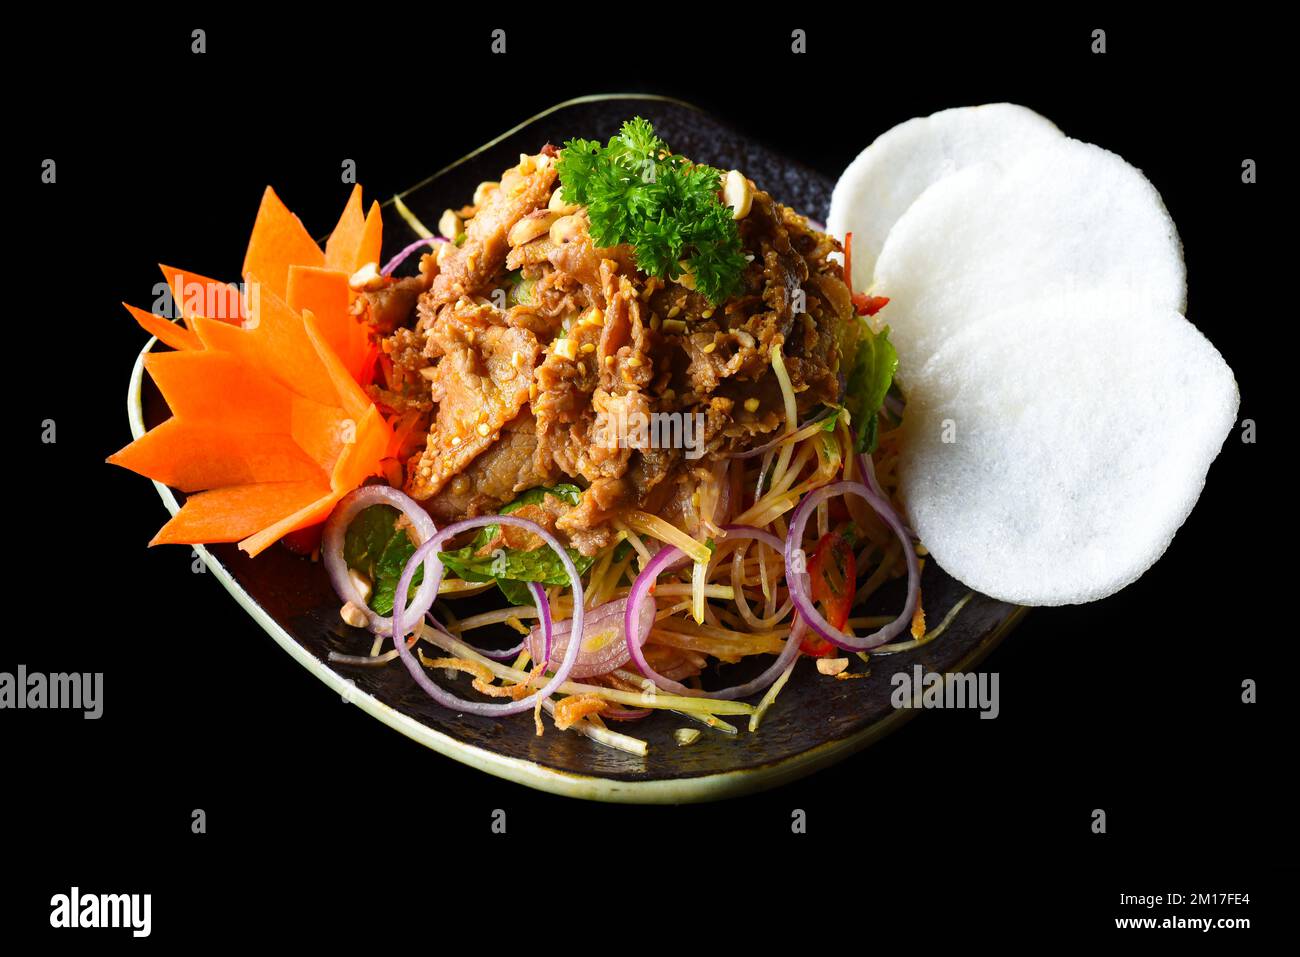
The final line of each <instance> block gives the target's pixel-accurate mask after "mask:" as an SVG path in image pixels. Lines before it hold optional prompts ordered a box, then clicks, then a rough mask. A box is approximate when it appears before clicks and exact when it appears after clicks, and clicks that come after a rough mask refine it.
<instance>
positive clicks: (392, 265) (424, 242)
mask: <svg viewBox="0 0 1300 957" xmlns="http://www.w3.org/2000/svg"><path fill="white" fill-rule="evenodd" d="M445 242H449V240H448V239H446V238H445V237H443V236H432V237H430V238H428V239H417V240H416V241H415V242H413V243H411V244H410V245H409V246H407V247H405V248H404V249H402V250H401V251H399V252H398V254H397V255H396V256H394V257H393V258H392V259H390V260H388V263H387V264H386V265H385V266H384V268H383V269H381V270H379V275H381V276H391V275H392V274H393V270H394V269H396V268H397V267H398V266H400V265H401V264H402V263H404V262H406V259H407V257H408V256H410V255H411V253H413V252H415V251H416V250H417V249H420V248H421V247H423V246H429V247H432V246H434V245H435V244H437V243H445Z"/></svg>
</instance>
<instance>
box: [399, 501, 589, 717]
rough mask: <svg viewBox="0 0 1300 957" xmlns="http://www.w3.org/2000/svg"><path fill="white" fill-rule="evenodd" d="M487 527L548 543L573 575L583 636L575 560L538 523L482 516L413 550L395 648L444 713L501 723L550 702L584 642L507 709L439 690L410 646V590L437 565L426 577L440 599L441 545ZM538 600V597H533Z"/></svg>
mask: <svg viewBox="0 0 1300 957" xmlns="http://www.w3.org/2000/svg"><path fill="white" fill-rule="evenodd" d="M485 525H512V526H514V527H515V528H521V529H523V530H524V531H526V532H530V533H532V534H533V535H536V536H537V537H538V538H540V539H541V540H542V541H543V542H545V543H546V544H547V545H548V546H549V547H550V549H551V551H553V552H555V554H556V555H558V556H559V558H560V564H562V565H563V566H564V571H565V572H566V573H567V574H568V576H569V581H570V582H571V583H572V586H573V625H572V627H573V628H574V630H576V631H577V632H578V633H579V634H581V633H582V625H583V620H582V619H583V610H582V577H581V576H580V575H579V574H578V569H577V568H576V567H575V566H574V564H573V559H572V558H570V557H569V553H568V552H567V551H566V550H565V549H564V546H563V545H561V544H560V543H559V541H558V540H557V539H556V538H555V536H554V535H552V534H551V533H550V532H548V531H547V530H546V529H544V528H542V526H540V525H538V524H537V523H536V522H530V521H528V519H526V518H518V517H516V516H514V515H480V516H479V517H477V518H467V519H463V520H462V521H459V522H453V523H452V524H451V525H448V526H447V527H446V528H444V529H443V530H442V531H440V532H438V533H437V534H436V535H434V536H433V537H432V538H431V539H429V540H428V541H427V542H425V543H424V544H423V545H421V546H420V547H419V548H417V549H416V550H415V554H413V555H412V556H411V557H410V559H409V560H408V561H407V563H406V567H405V568H403V569H402V577H401V578H400V579H399V580H398V582H397V594H395V595H394V596H393V644H394V646H396V648H397V654H398V657H400V658H401V659H402V664H404V665H405V666H406V670H407V671H409V672H410V673H411V677H412V678H414V679H415V683H416V684H418V685H419V686H420V687H421V688H423V689H424V692H425V694H427V695H428V696H429V697H430V698H432V699H433V700H434V701H436V702H438V703H439V704H440V705H442V706H443V707H446V708H451V709H452V710H454V711H460V712H464V713H467V714H477V715H483V716H485V717H493V718H502V717H505V716H507V715H512V714H520V713H522V712H525V711H531V710H532V709H533V707H534V706H535V705H536V704H537V702H539V701H544V700H546V699H547V698H549V697H550V696H551V695H552V693H554V691H555V689H557V688H558V687H560V685H562V684H564V682H566V681H568V680H569V672H571V671H572V670H573V665H574V663H575V662H576V661H577V660H578V652H579V651H580V650H581V649H582V642H580V641H574V642H570V643H569V647H568V648H567V649H566V650H565V654H564V660H563V661H561V662H560V666H559V667H558V668H557V669H556V670H555V675H554V677H552V678H551V680H550V681H548V682H547V683H546V684H545V685H544V686H543V687H542V688H541V689H540V690H538V691H536V692H534V693H533V694H531V695H529V696H528V697H526V698H521V699H520V700H518V701H511V702H509V703H505V704H492V703H489V702H485V701H467V700H465V699H464V698H458V697H457V696H456V695H454V694H452V693H451V692H449V691H445V690H443V689H442V688H441V687H439V686H438V685H437V684H436V683H435V682H434V681H433V679H431V678H430V677H429V676H428V675H427V674H426V673H425V670H424V667H423V666H422V665H421V664H420V662H419V661H417V660H416V658H415V655H413V654H411V650H410V649H409V648H407V647H406V640H405V639H406V627H405V622H406V621H407V620H408V619H407V614H406V592H407V589H409V588H410V587H411V579H413V578H414V577H415V569H416V568H418V567H419V566H420V564H421V563H426V564H427V563H429V562H432V563H433V568H434V570H433V572H432V573H429V572H427V571H426V572H425V577H426V579H427V580H432V581H433V582H434V583H435V584H434V590H433V591H434V595H433V597H434V598H437V597H438V588H439V587H440V586H441V584H442V571H443V568H442V562H441V561H440V560H439V559H438V551H439V550H440V549H441V548H442V546H443V545H444V544H445V543H446V542H447V541H448V540H449V539H452V538H455V537H456V536H457V535H460V534H462V533H464V532H468V531H470V530H471V529H475V528H482V527H483V526H485ZM533 594H534V597H537V594H538V593H537V592H534V593H533ZM540 597H541V600H542V603H543V605H544V606H545V610H544V611H543V615H544V616H545V617H549V616H550V606H549V604H548V603H547V602H546V593H545V592H541V596H540ZM423 614H424V613H423V612H421V613H420V615H418V616H415V617H414V618H413V619H411V620H414V621H419V620H420V619H421V618H422V617H423Z"/></svg>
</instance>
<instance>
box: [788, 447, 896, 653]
mask: <svg viewBox="0 0 1300 957" xmlns="http://www.w3.org/2000/svg"><path fill="white" fill-rule="evenodd" d="M869 474H872V475H874V473H869ZM836 495H856V496H858V497H859V498H861V499H864V500H865V501H866V503H867V504H868V505H870V506H871V507H872V509H874V510H875V512H876V514H877V515H879V516H880V517H881V519H882V520H884V522H885V524H887V525H888V526H889V527H890V528H892V529H893V530H894V534H895V535H897V536H898V539H899V541H901V542H902V543H903V557H904V558H905V559H906V560H907V601H906V602H904V604H903V611H902V614H900V615H899V616H898V617H897V618H895V619H894V620H893V621H891V622H890V623H889V624H887V625H885V626H884V627H883V628H881V629H880V630H879V631H876V632H873V633H872V634H870V635H867V636H866V637H865V638H858V637H855V636H853V635H846V634H845V633H844V632H842V631H840V630H839V629H838V628H836V627H834V626H833V625H832V624H831V623H830V622H828V621H827V620H826V619H825V618H824V617H823V616H822V613H821V612H820V611H818V610H817V606H816V605H815V604H814V603H813V600H812V596H811V595H809V593H808V572H807V571H806V568H805V566H806V564H807V561H806V558H805V559H804V560H803V561H801V562H796V560H795V556H796V554H800V555H802V551H803V533H804V529H806V528H807V527H808V519H809V517H810V516H811V515H812V513H813V512H814V511H815V510H816V508H817V506H818V504H819V503H821V502H824V501H825V500H826V499H828V498H834V497H835V496H836ZM785 573H786V586H787V587H788V588H789V590H790V597H791V598H793V599H794V607H795V609H796V610H797V611H798V612H799V618H800V620H802V621H806V622H807V623H808V627H809V628H811V629H812V630H813V631H814V632H816V633H817V635H819V636H820V637H822V638H824V639H825V640H826V641H829V642H830V643H831V644H833V645H835V646H836V647H838V648H843V649H844V650H845V651H868V650H870V649H872V648H875V647H876V646H877V645H883V644H884V643H885V642H887V641H889V639H891V638H893V637H894V636H895V635H896V634H898V633H899V632H900V631H902V630H903V629H904V628H906V627H907V626H908V625H909V624H910V623H911V621H912V616H913V614H914V613H915V612H916V602H917V599H918V597H919V595H920V588H921V568H920V564H919V563H918V562H917V560H916V550H915V549H914V548H913V547H912V540H911V538H910V537H909V536H908V534H907V529H905V528H904V527H903V523H902V522H901V521H900V520H899V518H898V515H897V514H896V513H895V512H894V509H893V507H892V506H891V505H890V504H889V502H888V500H886V499H884V498H882V497H881V496H878V495H877V494H876V493H875V492H874V491H872V490H871V489H870V488H868V487H867V486H866V485H864V484H862V483H861V482H834V483H832V484H830V485H823V486H822V487H821V488H819V489H815V490H813V491H812V492H809V493H808V494H807V495H805V496H804V499H803V501H801V502H800V503H799V505H798V506H797V507H796V508H795V510H794V514H793V515H791V516H790V534H789V535H788V536H787V537H786V540H785Z"/></svg>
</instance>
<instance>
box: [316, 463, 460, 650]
mask: <svg viewBox="0 0 1300 957" xmlns="http://www.w3.org/2000/svg"><path fill="white" fill-rule="evenodd" d="M371 505H391V506H392V507H393V508H395V509H397V510H398V511H399V512H401V513H402V514H403V515H405V516H406V517H407V519H408V520H409V521H410V523H411V525H412V526H413V527H414V528H415V530H416V532H418V533H419V536H420V541H421V543H424V542H428V541H429V540H430V539H431V538H433V537H434V535H436V534H437V532H438V529H437V528H436V527H435V526H434V524H433V519H431V518H430V517H429V513H428V512H426V511H425V510H424V507H423V506H422V505H420V503H419V502H417V501H416V500H415V499H413V498H411V497H410V496H409V495H407V494H406V493H405V492H400V491H398V490H397V489H395V488H391V487H389V486H387V485H363V486H362V487H361V488H358V489H354V490H353V491H351V492H349V493H348V494H347V495H344V496H343V498H341V499H340V500H339V503H338V504H337V505H335V506H334V511H333V512H331V513H330V517H329V520H328V521H327V522H326V523H325V530H324V533H323V534H322V536H321V558H322V560H323V561H324V562H325V571H326V572H328V573H329V576H330V583H331V584H333V586H334V591H335V592H336V593H337V594H338V596H339V600H340V601H345V602H351V603H352V604H353V605H355V606H356V607H357V608H360V609H361V610H362V611H363V612H365V613H366V619H367V621H368V623H369V627H370V630H371V631H373V632H374V633H375V634H377V635H391V634H392V633H393V619H392V618H385V617H384V616H383V615H380V614H377V613H375V612H374V611H372V610H371V609H370V605H369V604H368V603H367V602H366V600H365V599H364V598H362V597H361V593H360V592H358V591H357V589H356V586H355V585H353V584H352V577H351V576H350V575H349V574H348V563H347V560H346V559H345V558H344V557H343V544H344V541H345V539H346V537H347V533H348V526H349V525H351V524H352V520H353V519H354V518H356V517H357V516H358V515H359V514H361V512H362V511H363V510H364V509H367V508H369V507H370V506H371ZM433 569H434V564H433V562H432V560H430V561H426V562H425V563H424V580H423V581H422V582H421V583H420V588H419V590H418V591H416V593H415V597H414V598H412V599H411V608H410V612H409V615H410V617H411V618H413V619H414V618H422V617H423V616H424V613H425V612H427V611H428V610H429V609H430V608H432V607H433V599H434V597H435V596H436V595H437V587H438V586H437V583H436V582H434V581H433Z"/></svg>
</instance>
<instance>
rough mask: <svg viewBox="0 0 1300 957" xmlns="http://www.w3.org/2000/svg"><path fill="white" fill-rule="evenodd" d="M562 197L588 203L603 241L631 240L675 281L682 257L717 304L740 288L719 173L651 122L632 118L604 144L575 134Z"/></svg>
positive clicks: (649, 267)
mask: <svg viewBox="0 0 1300 957" xmlns="http://www.w3.org/2000/svg"><path fill="white" fill-rule="evenodd" d="M558 167H559V173H560V182H561V184H562V185H563V191H562V193H561V198H562V199H563V200H564V201H565V202H566V203H579V204H581V205H583V206H586V207H587V216H588V218H589V219H590V220H591V238H592V240H593V241H594V242H595V243H596V244H597V245H600V246H616V245H619V244H620V243H628V244H630V245H631V246H632V247H633V249H634V250H635V253H636V264H637V266H639V267H640V268H641V270H642V272H644V273H646V274H647V275H650V276H658V277H660V278H661V279H674V280H675V279H677V278H679V277H680V276H681V275H682V273H683V271H684V270H683V268H682V263H683V262H685V264H686V269H689V270H690V273H691V275H692V276H693V277H694V280H695V288H696V289H697V290H699V291H700V292H701V293H703V294H704V295H705V296H707V297H708V299H709V301H710V302H712V303H715V304H717V303H721V302H722V301H724V300H725V299H728V298H729V297H731V296H732V295H734V294H735V293H736V292H738V291H739V289H740V285H741V277H742V275H743V274H744V271H745V266H746V265H747V263H746V261H745V257H744V255H742V253H741V245H740V233H739V231H738V230H737V228H736V221H735V220H734V219H733V218H732V215H731V209H730V207H728V206H725V205H723V204H722V202H721V201H720V200H719V199H718V191H719V189H720V184H721V173H720V172H719V171H718V170H716V169H713V168H712V167H710V166H703V165H699V164H693V163H690V162H689V161H687V160H686V159H685V158H683V157H681V156H674V155H673V154H672V153H671V152H670V151H669V150H668V146H667V145H666V144H665V143H664V141H663V140H661V139H659V137H657V136H656V135H655V131H654V127H653V126H651V125H650V122H649V121H648V120H643V119H642V118H641V117H639V116H638V117H634V118H633V119H631V120H628V121H627V122H626V123H624V124H623V129H622V131H621V132H620V133H619V134H618V135H617V136H614V137H612V138H611V139H610V141H609V143H608V145H605V146H602V145H601V144H600V143H599V142H598V141H597V140H583V139H572V140H569V141H568V142H567V143H565V144H564V149H563V150H562V151H561V152H560V156H559V164H558Z"/></svg>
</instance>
